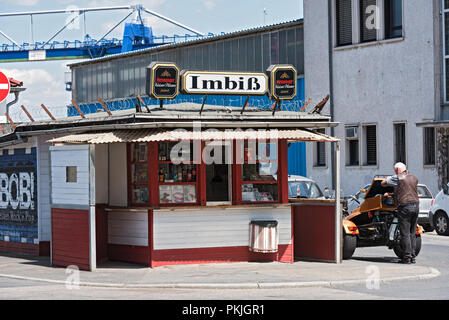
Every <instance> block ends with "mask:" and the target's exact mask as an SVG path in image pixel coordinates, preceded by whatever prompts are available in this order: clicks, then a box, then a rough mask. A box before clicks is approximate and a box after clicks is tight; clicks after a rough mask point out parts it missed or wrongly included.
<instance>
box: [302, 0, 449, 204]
mask: <svg viewBox="0 0 449 320" xmlns="http://www.w3.org/2000/svg"><path fill="white" fill-rule="evenodd" d="M444 3H446V4H447V5H449V1H444V0H406V1H405V0H304V43H305V52H304V55H305V96H306V99H307V98H311V99H312V101H313V102H312V103H317V102H319V101H320V100H321V99H322V98H323V97H325V96H326V95H327V94H330V96H331V99H330V100H329V103H328V104H327V105H326V106H325V108H324V110H323V111H322V113H323V114H330V115H331V116H332V118H333V121H337V122H339V123H340V125H339V126H338V127H337V128H335V132H331V131H329V132H326V133H328V134H332V135H334V136H336V137H337V138H339V139H341V141H342V142H341V148H342V149H341V155H342V159H341V187H342V190H343V193H344V196H347V195H350V194H354V193H356V192H357V191H359V190H360V189H361V188H362V187H364V186H365V185H366V184H368V183H370V182H371V180H372V178H373V177H374V176H375V175H390V174H392V173H393V165H394V163H395V162H397V161H402V162H405V163H406V164H407V166H408V169H409V170H410V171H411V172H412V173H413V174H415V175H416V176H417V177H418V179H419V181H420V183H424V184H426V185H427V186H428V187H429V188H430V190H431V191H432V193H433V194H436V192H437V191H438V189H439V179H438V178H439V177H438V169H437V167H438V166H439V155H438V153H437V149H438V146H437V141H436V140H437V135H436V131H437V130H435V129H434V128H433V127H432V126H428V127H429V128H424V127H421V126H417V124H419V123H423V122H429V121H432V122H433V121H434V120H444V119H445V118H446V119H449V114H448V113H447V111H446V106H445V105H444V98H443V95H444V94H443V90H444V88H443V87H444V85H443V82H444V81H443V76H442V75H443V63H442V61H443V58H442V32H441V31H442V26H441V18H440V12H441V10H442V5H444ZM326 130H330V129H326ZM307 147H308V149H307V154H308V159H307V160H308V161H307V163H308V164H307V173H308V176H309V177H311V178H313V179H314V180H316V181H317V182H318V183H319V184H320V185H321V186H323V187H324V186H329V187H330V189H332V180H331V179H332V178H331V177H332V172H333V170H334V169H335V168H333V165H332V161H333V159H332V158H331V155H332V153H331V150H330V147H328V150H325V152H324V150H323V149H321V147H320V146H319V145H316V144H315V145H308V146H307ZM320 149H321V150H320ZM320 151H321V152H320ZM440 183H441V182H440Z"/></svg>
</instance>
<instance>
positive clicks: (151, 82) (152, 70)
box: [146, 61, 180, 100]
mask: <svg viewBox="0 0 449 320" xmlns="http://www.w3.org/2000/svg"><path fill="white" fill-rule="evenodd" d="M164 67H166V68H173V69H174V71H175V73H176V74H175V76H174V77H172V78H173V79H174V82H175V83H176V89H175V92H174V93H173V94H172V95H160V94H158V93H156V92H155V84H156V82H157V81H156V70H157V69H158V68H164ZM146 69H147V79H146V81H147V87H146V91H147V94H148V95H149V96H150V97H152V98H155V99H158V100H164V99H174V98H175V97H176V96H177V95H178V94H179V75H180V71H179V68H178V66H177V65H176V64H175V63H172V62H157V61H155V62H152V63H151V64H150V65H149V66H148V67H147V68H146Z"/></svg>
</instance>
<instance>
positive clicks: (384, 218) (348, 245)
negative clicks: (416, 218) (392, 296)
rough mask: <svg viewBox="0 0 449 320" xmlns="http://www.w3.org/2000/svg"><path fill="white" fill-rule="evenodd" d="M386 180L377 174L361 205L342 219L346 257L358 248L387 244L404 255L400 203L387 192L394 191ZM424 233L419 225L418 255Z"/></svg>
mask: <svg viewBox="0 0 449 320" xmlns="http://www.w3.org/2000/svg"><path fill="white" fill-rule="evenodd" d="M384 179H385V178H378V177H375V178H374V179H373V182H372V183H371V185H370V186H369V188H368V189H367V192H366V194H365V197H364V200H363V203H361V205H360V207H358V208H357V209H355V210H354V211H353V212H352V213H351V214H349V215H348V216H345V218H344V219H343V221H342V224H343V259H349V258H351V257H352V255H353V254H354V251H355V249H356V248H359V247H374V246H386V247H388V249H393V251H394V253H395V254H396V255H397V256H398V257H399V258H401V259H402V258H403V255H404V250H403V248H402V246H401V243H400V239H401V233H400V230H399V228H398V219H397V217H396V212H397V205H396V204H395V201H394V199H393V197H391V196H385V195H384V194H385V193H391V192H393V187H392V186H387V187H383V186H382V184H381V183H382V181H383V180H384ZM421 233H422V227H421V226H420V225H418V228H417V231H416V235H415V236H416V251H415V255H418V253H419V251H420V250H421Z"/></svg>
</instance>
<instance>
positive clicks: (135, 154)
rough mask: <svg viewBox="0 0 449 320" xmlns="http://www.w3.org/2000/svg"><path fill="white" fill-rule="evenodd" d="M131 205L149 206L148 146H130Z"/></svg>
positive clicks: (135, 144)
mask: <svg viewBox="0 0 449 320" xmlns="http://www.w3.org/2000/svg"><path fill="white" fill-rule="evenodd" d="M129 148H130V168H131V181H130V182H131V197H130V198H131V203H132V204H135V205H144V204H149V194H150V191H149V190H150V188H149V183H148V168H149V166H148V144H147V143H132V144H131V145H130V146H129Z"/></svg>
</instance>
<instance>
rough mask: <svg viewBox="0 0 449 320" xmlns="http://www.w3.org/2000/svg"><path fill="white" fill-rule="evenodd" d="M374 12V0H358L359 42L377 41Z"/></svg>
mask: <svg viewBox="0 0 449 320" xmlns="http://www.w3.org/2000/svg"><path fill="white" fill-rule="evenodd" d="M376 10H377V9H376V0H360V42H369V41H376V40H377V29H376V22H377V21H375V18H376ZM373 19H374V20H373ZM372 20H373V21H372Z"/></svg>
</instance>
